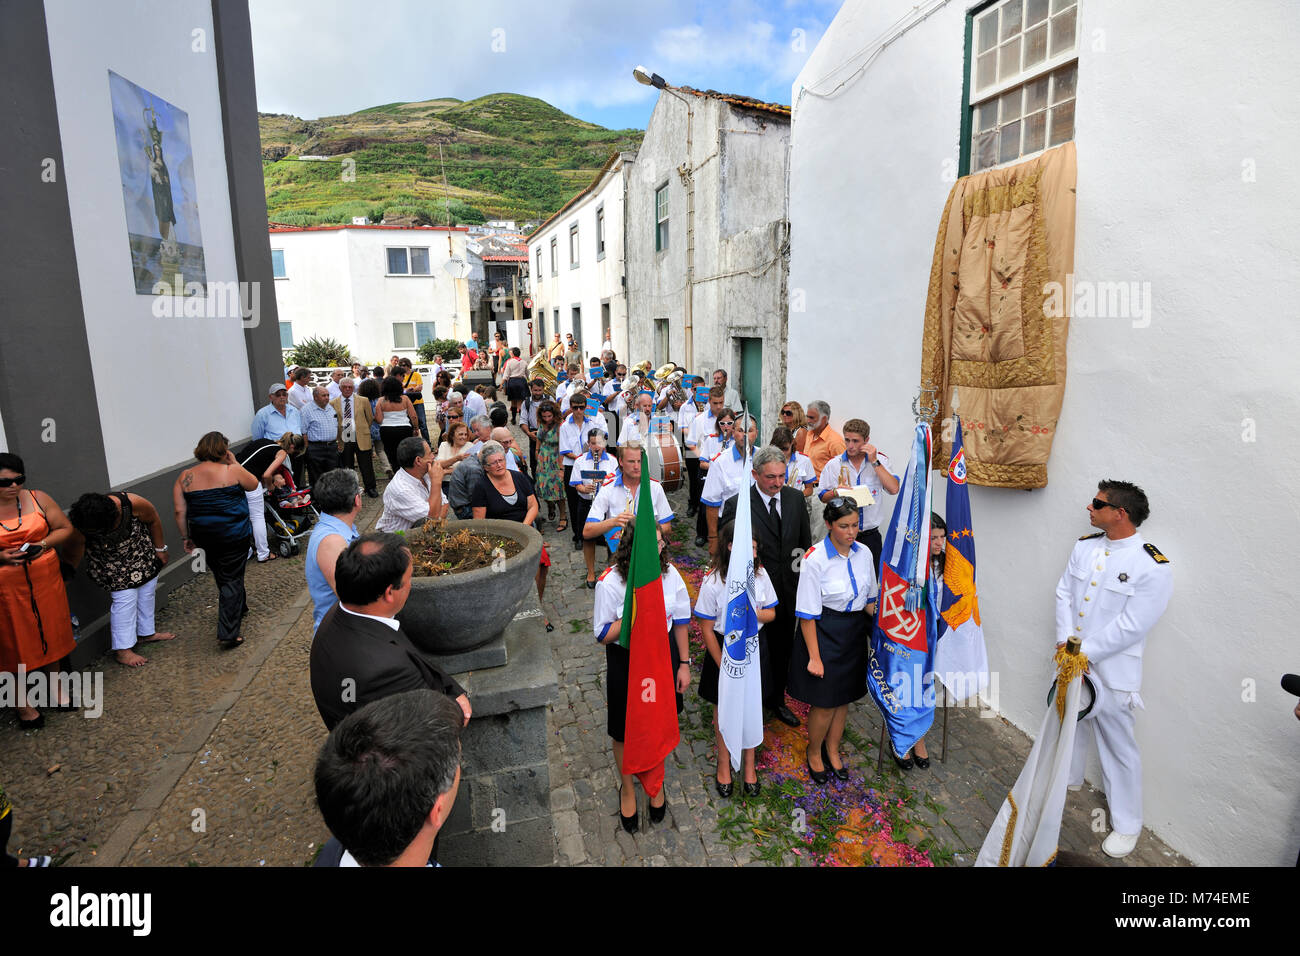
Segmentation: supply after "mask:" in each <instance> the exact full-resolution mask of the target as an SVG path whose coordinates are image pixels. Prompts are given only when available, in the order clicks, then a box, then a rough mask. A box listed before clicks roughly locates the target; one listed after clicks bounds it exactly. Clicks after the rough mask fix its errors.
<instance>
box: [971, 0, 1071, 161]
mask: <svg viewBox="0 0 1300 956" xmlns="http://www.w3.org/2000/svg"><path fill="white" fill-rule="evenodd" d="M970 16H971V17H972V18H973V20H974V23H973V25H972V31H971V47H972V49H971V50H970V56H969V62H970V71H971V72H970V76H969V77H968V83H969V89H970V98H969V100H968V102H967V108H968V109H969V110H970V139H969V144H968V145H967V147H966V148H967V150H968V152H967V153H966V156H967V157H968V160H969V171H970V172H978V171H979V170H981V169H988V168H989V167H990V166H997V165H999V164H1000V163H1008V162H1011V161H1013V160H1016V159H1019V158H1021V157H1022V156H1028V155H1031V154H1033V153H1036V152H1039V151H1040V150H1043V149H1048V148H1050V147H1052V146H1059V145H1060V144H1061V143H1065V142H1068V141H1069V140H1071V139H1073V138H1074V94H1075V83H1076V80H1077V78H1078V69H1079V44H1078V3H1077V0H1001V2H999V3H994V4H992V5H990V6H988V7H986V8H983V9H976V10H975V11H973V12H972V13H971V14H970Z"/></svg>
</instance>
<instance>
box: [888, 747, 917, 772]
mask: <svg viewBox="0 0 1300 956" xmlns="http://www.w3.org/2000/svg"><path fill="white" fill-rule="evenodd" d="M908 753H909V755H908V756H906V757H900V756H899V755H898V751H897V750H895V749H894V742H893V741H892V740H891V741H890V742H889V755H890V756H891V757H893V758H894V763H896V764H898V769H899V770H911V769H912V758H911V756H910V754H911V752H910V751H909V752H908Z"/></svg>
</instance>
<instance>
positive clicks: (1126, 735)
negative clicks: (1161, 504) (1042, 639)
mask: <svg viewBox="0 0 1300 956" xmlns="http://www.w3.org/2000/svg"><path fill="white" fill-rule="evenodd" d="M1150 512H1151V509H1150V507H1149V506H1148V504H1147V496H1146V494H1145V492H1143V491H1142V489H1141V488H1139V487H1137V486H1136V485H1133V484H1130V483H1128V482H1126V481H1109V480H1107V481H1102V482H1100V483H1099V484H1098V485H1097V497H1095V498H1093V499H1092V502H1091V503H1090V504H1089V505H1088V515H1089V517H1090V519H1091V521H1092V526H1093V527H1094V528H1098V529H1100V530H1099V531H1098V532H1097V533H1095V534H1090V535H1085V536H1084V537H1082V538H1080V539H1079V541H1078V543H1077V544H1076V545H1075V546H1074V550H1073V551H1072V552H1071V554H1070V562H1069V564H1067V565H1066V567H1065V573H1064V574H1062V575H1061V581H1060V583H1059V584H1057V586H1056V641H1057V645H1056V646H1057V647H1060V646H1062V645H1063V644H1064V643H1065V641H1066V640H1067V639H1068V638H1069V637H1071V636H1077V637H1080V638H1082V639H1083V648H1082V650H1083V653H1084V654H1086V655H1087V657H1088V669H1089V671H1090V672H1091V673H1092V674H1093V675H1094V676H1095V677H1096V678H1097V679H1098V680H1099V681H1100V683H1101V684H1102V685H1104V687H1105V690H1106V692H1105V695H1104V697H1103V699H1102V701H1101V703H1100V705H1099V707H1100V709H1099V710H1098V711H1097V712H1096V715H1095V717H1094V719H1092V720H1086V721H1081V722H1080V723H1079V726H1078V730H1077V732H1076V734H1075V738H1074V755H1073V760H1072V761H1071V764H1070V789H1072V790H1077V789H1078V788H1079V787H1080V786H1082V784H1083V771H1084V763H1085V762H1086V760H1087V756H1088V747H1089V743H1090V742H1091V741H1092V739H1093V737H1094V735H1095V737H1096V740H1097V753H1098V756H1099V757H1100V759H1101V777H1102V789H1103V790H1104V791H1105V793H1106V802H1107V804H1108V805H1109V806H1110V822H1111V833H1110V835H1109V836H1107V837H1106V840H1105V842H1104V843H1103V844H1102V850H1103V851H1104V852H1105V853H1106V854H1107V855H1108V856H1113V857H1123V856H1127V855H1128V854H1129V853H1131V852H1133V847H1134V846H1135V845H1136V844H1137V839H1138V836H1139V835H1140V834H1141V833H1142V759H1141V755H1140V754H1139V753H1138V747H1137V740H1136V738H1135V737H1134V735H1133V725H1134V721H1135V719H1136V717H1137V711H1138V710H1139V709H1141V708H1142V698H1141V697H1140V696H1138V691H1139V689H1140V688H1141V685H1142V651H1143V648H1144V647H1145V645H1146V639H1147V634H1148V633H1150V631H1151V628H1152V627H1153V626H1155V623H1156V621H1158V620H1159V619H1160V615H1161V614H1163V613H1164V611H1165V608H1166V607H1167V606H1168V604H1169V596H1170V594H1171V593H1172V591H1173V586H1174V576H1173V572H1172V571H1171V570H1170V567H1169V559H1168V558H1166V557H1165V556H1164V555H1163V554H1161V553H1160V551H1159V550H1158V549H1157V548H1156V546H1155V545H1153V544H1147V543H1146V542H1145V541H1144V540H1143V539H1142V535H1140V534H1139V533H1138V531H1137V527H1138V525H1140V524H1142V522H1143V521H1145V520H1146V518H1147V515H1148V514H1150Z"/></svg>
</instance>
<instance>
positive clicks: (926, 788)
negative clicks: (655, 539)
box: [0, 492, 1186, 866]
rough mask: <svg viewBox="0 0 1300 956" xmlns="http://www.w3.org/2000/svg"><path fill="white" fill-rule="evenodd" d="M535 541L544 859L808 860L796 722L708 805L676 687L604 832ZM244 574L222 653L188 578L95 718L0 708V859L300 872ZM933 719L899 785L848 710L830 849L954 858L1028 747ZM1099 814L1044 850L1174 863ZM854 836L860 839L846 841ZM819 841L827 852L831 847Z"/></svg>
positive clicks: (590, 669)
mask: <svg viewBox="0 0 1300 956" xmlns="http://www.w3.org/2000/svg"><path fill="white" fill-rule="evenodd" d="M672 503H673V505H674V507H675V509H676V511H677V513H678V515H679V520H678V522H677V523H678V525H680V526H682V527H680V528H679V529H678V530H677V531H676V532H675V533H674V538H675V539H676V540H677V542H678V544H677V546H676V548H675V556H680V555H686V556H689V557H690V558H691V559H693V560H694V561H695V562H696V563H698V562H700V561H701V560H702V559H703V552H702V550H701V549H696V548H694V546H693V545H692V544H691V543H690V540H689V539H688V538H687V537H686V535H687V533H688V530H687V529H686V528H685V527H684V526H685V525H686V522H685V520H684V518H683V517H682V516H684V513H685V507H686V502H685V495H684V493H680V492H679V493H677V494H675V495H673V496H672ZM379 504H380V502H379V501H370V500H367V502H366V508H365V511H364V512H363V516H362V519H361V526H362V527H363V528H368V527H369V526H370V525H372V524H373V522H374V520H375V519H376V518H377V517H378V514H379V510H380V509H379ZM542 510H543V514H545V506H543V509H542ZM690 536H691V537H693V532H690ZM546 539H547V544H548V547H549V549H550V553H551V557H552V561H553V565H552V569H551V576H550V582H549V585H548V588H547V594H546V605H547V607H548V613H549V615H550V619H551V621H552V622H553V623H554V624H555V631H554V632H553V633H552V634H546V633H545V631H544V630H543V629H542V625H541V621H540V620H537V622H536V629H537V639H538V640H548V641H549V642H550V643H551V646H552V649H553V655H554V663H555V668H556V671H557V673H558V676H559V696H558V699H557V700H556V702H555V705H554V707H553V709H552V712H551V715H550V720H549V722H548V731H547V732H548V735H549V743H550V746H549V758H550V775H551V787H552V795H551V806H552V812H553V818H554V832H555V862H556V863H557V864H560V865H579V864H588V865H652V866H665V865H703V864H707V865H725V866H731V865H745V864H752V865H762V864H764V863H776V862H779V863H783V864H786V865H795V864H806V863H808V862H810V861H811V860H813V859H815V858H817V857H818V856H819V855H820V853H821V851H824V850H825V847H826V844H825V841H823V842H822V843H821V844H820V851H819V850H818V848H817V847H816V846H807V847H806V843H805V840H804V839H803V837H802V836H801V834H802V830H803V827H804V825H805V824H804V819H805V816H807V818H808V820H809V823H808V825H812V823H813V822H815V820H816V819H823V818H818V817H817V816H816V812H820V811H816V812H815V810H809V811H807V814H805V811H804V810H803V809H802V808H803V807H805V806H806V805H807V804H808V799H809V794H808V792H807V790H808V789H809V788H811V784H809V783H808V781H807V778H806V776H805V775H804V771H802V770H801V769H799V768H801V767H802V759H803V750H802V746H803V745H802V742H801V741H802V740H803V739H804V738H803V736H802V735H803V733H804V731H803V728H799V729H797V730H790V729H788V728H786V727H785V726H784V725H783V724H779V723H778V722H776V721H772V722H771V723H770V724H769V726H768V739H767V741H766V742H765V747H764V748H763V749H762V750H761V751H760V758H759V773H760V779H761V780H763V782H764V784H765V787H764V791H763V794H762V795H761V796H760V797H758V798H755V799H753V800H748V801H747V800H745V799H744V798H742V797H741V795H740V787H739V785H737V787H736V793H735V795H734V796H733V797H732V798H731V799H730V800H722V799H720V798H719V797H718V796H717V794H716V793H715V791H714V787H713V780H712V777H713V771H714V763H713V731H712V725H711V720H712V715H711V712H710V711H709V705H708V704H706V703H702V702H701V701H700V699H699V698H698V697H697V696H696V694H695V686H694V684H693V685H692V687H691V688H690V689H688V691H687V693H686V710H685V713H684V714H683V716H682V739H681V742H680V743H679V745H678V747H677V749H676V750H675V751H674V753H673V755H672V756H671V757H670V759H669V761H668V772H667V778H666V784H665V788H666V794H667V801H668V807H669V812H668V817H667V819H666V820H665V821H664V823H662V824H658V825H649V824H648V823H647V821H646V817H645V814H644V810H645V798H644V796H643V795H642V794H641V792H640V790H639V789H638V796H639V802H640V809H641V812H642V818H641V830H640V832H639V833H637V834H635V835H629V834H627V833H625V832H623V830H622V829H621V828H620V827H619V825H618V820H617V819H616V814H617V807H618V800H617V793H616V780H617V777H616V774H615V771H614V763H613V756H612V753H611V750H610V745H609V739H608V737H607V736H606V734H605V695H604V689H603V686H602V682H603V678H604V669H605V665H604V652H603V650H601V648H599V647H598V646H597V645H596V643H595V642H594V641H593V639H592V637H591V630H590V622H591V607H592V592H591V591H589V590H588V589H587V588H586V587H584V585H583V580H584V576H585V575H584V565H583V562H582V553H581V552H580V551H575V550H572V548H571V546H570V544H569V541H568V533H567V532H564V533H557V532H555V530H554V522H548V523H547V526H546ZM304 550H305V549H304ZM247 579H248V585H249V588H248V591H249V605H250V607H251V609H252V613H251V614H250V615H249V617H248V618H247V620H246V622H245V629H244V633H245V635H246V638H247V640H246V643H245V645H244V646H243V648H241V649H239V650H233V651H226V650H220V649H219V648H218V646H217V643H216V641H215V639H214V635H215V617H216V607H215V604H216V600H215V599H216V592H215V588H214V587H213V584H212V580H211V578H210V577H208V576H201V577H199V578H197V579H195V580H193V581H191V582H189V583H188V584H186V585H185V586H183V587H181V588H180V589H178V590H177V591H175V592H173V593H172V594H171V595H170V596H169V597H168V598H167V599H166V600H164V601H163V602H161V605H162V606H161V607H160V611H159V619H158V627H159V629H160V630H174V631H176V632H177V633H178V634H179V639H178V640H176V641H175V642H173V643H171V644H155V645H149V646H148V647H147V648H145V650H144V653H145V654H146V656H148V657H149V658H150V663H149V664H148V665H147V666H145V667H142V668H139V669H128V668H124V667H120V666H118V665H116V664H115V663H113V662H112V661H111V659H109V658H107V657H105V658H102V659H101V660H100V661H99V662H98V663H97V664H96V667H97V668H102V669H103V671H104V700H105V703H104V710H103V715H102V716H101V717H100V718H98V719H93V720H88V719H82V718H81V717H80V716H79V715H77V714H58V713H51V714H50V715H49V716H48V718H47V719H48V724H47V726H46V727H45V729H43V730H40V731H28V732H22V731H20V730H19V729H18V727H17V723H16V719H15V717H14V716H13V712H12V711H7V712H5V713H4V715H3V716H2V717H0V749H2V750H3V752H4V754H5V761H4V764H5V770H4V783H5V787H6V790H7V791H8V793H9V795H10V797H11V799H12V801H13V804H14V835H13V838H12V840H11V841H10V850H11V852H13V853H16V854H19V855H23V856H30V855H34V854H39V853H50V854H53V855H54V856H55V858H56V861H57V862H58V863H59V864H60V865H65V866H88V865H128V866H135V865H169V866H184V865H190V866H213V865H239V866H259V865H265V866H303V865H306V864H308V863H309V862H310V861H311V860H312V859H313V858H314V855H315V853H316V851H317V849H318V848H319V846H320V845H321V843H322V841H323V840H324V839H325V838H326V837H327V836H328V834H327V832H326V830H325V828H324V825H323V823H322V822H321V820H320V816H319V813H318V812H317V810H316V807H315V801H314V796H313V792H312V784H311V771H312V767H313V764H314V761H315V755H316V751H317V749H318V748H319V746H320V743H321V742H322V740H323V739H324V737H325V729H324V727H323V725H322V723H321V721H320V718H319V716H318V715H317V712H316V708H315V706H314V704H313V702H312V697H311V693H310V688H309V684H308V672H307V660H308V653H309V649H310V645H311V614H310V607H309V602H308V598H307V593H306V590H305V587H304V580H303V558H302V557H301V556H298V557H294V558H291V559H281V560H278V561H275V562H272V563H270V564H266V565H252V566H251V567H250V569H249V572H248V578H247ZM699 653H700V652H699V651H698V650H697V651H696V652H695V656H696V658H697V664H696V666H695V675H694V677H695V680H696V681H698V675H699V665H698V658H699ZM940 721H941V717H939V718H937V719H936V725H935V729H934V730H933V731H931V733H930V734H929V736H928V738H927V742H928V743H929V748H930V754H931V757H932V761H933V762H932V765H931V767H930V769H928V770H919V769H916V770H912V771H911V772H910V773H908V774H906V775H903V774H901V773H900V772H899V771H898V770H897V769H896V768H894V766H893V764H892V762H890V761H888V760H887V761H886V763H885V766H884V767H883V768H882V770H881V771H879V772H877V770H876V758H877V753H878V751H877V744H878V741H879V739H880V727H881V722H880V719H879V716H878V714H877V713H876V711H875V708H874V706H873V705H872V704H871V703H870V702H869V699H864V700H863V701H860V702H859V703H858V704H856V705H854V706H853V707H852V708H851V709H850V721H849V731H848V732H847V733H846V735H845V758H846V762H847V764H848V765H849V766H850V767H851V768H852V777H851V779H850V780H849V781H848V782H846V783H838V782H836V781H834V780H832V783H831V784H829V785H828V786H827V788H825V789H826V790H827V791H828V797H827V799H826V803H827V804H828V805H833V804H834V803H835V802H836V801H837V800H841V799H842V800H843V801H845V802H847V803H853V804H854V805H855V806H862V807H865V808H866V809H864V810H862V811H861V812H860V813H859V814H858V815H857V816H850V817H848V818H846V819H845V820H844V821H842V824H843V826H844V827H846V828H847V829H840V830H839V832H838V836H835V835H834V834H832V835H831V836H832V837H834V838H835V840H836V842H839V841H844V840H848V841H849V842H850V843H852V842H853V841H855V840H857V841H858V842H860V843H861V844H862V847H863V849H862V850H861V852H858V853H857V855H856V856H854V855H853V853H852V852H849V856H848V858H849V859H851V860H853V861H855V862H867V863H870V862H872V860H876V861H879V862H884V863H889V862H913V863H916V862H920V863H924V862H927V861H928V862H932V863H934V864H936V865H945V864H950V865H969V864H971V863H972V862H973V861H974V856H975V852H976V851H977V850H978V848H979V845H980V843H981V842H982V840H983V837H984V834H985V832H986V830H987V828H988V826H989V825H990V823H991V822H992V820H993V817H994V816H995V814H996V812H997V809H998V807H999V805H1000V804H1001V801H1002V799H1003V797H1004V796H1005V794H1006V792H1007V791H1008V790H1009V788H1010V786H1011V784H1012V783H1013V782H1014V780H1015V777H1016V775H1017V774H1018V772H1019V770H1020V767H1021V764H1022V762H1023V760H1024V757H1025V755H1026V754H1027V753H1028V750H1029V740H1028V738H1026V737H1025V735H1024V734H1022V733H1020V732H1019V731H1018V730H1016V729H1015V728H1013V727H1011V726H1009V725H1007V724H1006V723H1004V722H1003V721H1002V720H1001V719H999V718H996V717H980V716H978V714H977V712H976V711H974V710H970V709H953V710H951V711H950V725H949V740H948V754H947V761H946V762H942V761H940V760H939V759H938V757H939V755H940V752H941V738H942V734H941V730H940V728H941V722H940ZM774 779H779V780H780V781H781V782H780V784H779V785H776V784H774V783H773V780H774ZM818 799H821V798H818ZM818 806H820V804H819V805H818ZM1102 806H1104V803H1103V801H1102V798H1101V796H1100V794H1098V793H1096V792H1095V791H1093V790H1091V788H1085V790H1084V792H1082V793H1077V794H1071V795H1070V799H1069V801H1068V804H1067V811H1066V815H1065V822H1064V826H1063V828H1062V835H1061V847H1062V849H1063V850H1071V851H1075V852H1077V853H1079V854H1083V855H1085V856H1086V857H1087V858H1088V859H1089V860H1090V861H1091V862H1093V863H1095V864H1097V865H1107V864H1109V865H1130V866H1153V865H1166V866H1167V865H1186V861H1185V860H1184V859H1182V858H1181V857H1179V856H1177V855H1176V854H1174V853H1172V852H1171V851H1170V850H1169V849H1168V848H1167V847H1165V846H1164V844H1163V843H1161V842H1160V841H1159V840H1157V839H1156V838H1155V837H1153V836H1152V835H1151V834H1150V833H1149V832H1148V833H1146V834H1144V836H1143V838H1142V839H1141V841H1140V842H1139V844H1138V848H1137V850H1136V851H1135V852H1134V853H1133V855H1132V856H1130V857H1129V858H1128V859H1126V860H1124V861H1112V860H1110V859H1108V858H1106V857H1105V856H1104V855H1102V853H1101V852H1100V842H1101V839H1102V838H1103V837H1104V835H1105V830H1104V829H1103V830H1101V831H1100V832H1094V831H1093V829H1092V827H1091V824H1092V821H1093V818H1094V815H1093V810H1094V809H1096V808H1099V807H1102ZM824 819H831V818H824ZM1102 819H1104V817H1103V818H1102ZM881 826H884V827H887V828H888V832H886V833H885V834H884V836H881V835H880V834H879V833H878V832H876V831H879V830H880V828H881ZM868 831H870V834H869V835H870V839H868V836H866V835H863V834H868ZM859 837H860V839H859ZM881 848H883V849H881ZM839 849H840V851H841V852H840V854H839V856H840V858H843V857H844V851H845V847H843V846H841V847H840V848H839ZM853 849H854V847H849V848H848V850H850V851H851V850H853Z"/></svg>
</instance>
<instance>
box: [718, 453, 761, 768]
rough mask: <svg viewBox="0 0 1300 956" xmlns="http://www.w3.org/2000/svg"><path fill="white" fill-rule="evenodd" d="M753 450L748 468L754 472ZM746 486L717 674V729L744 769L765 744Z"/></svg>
mask: <svg viewBox="0 0 1300 956" xmlns="http://www.w3.org/2000/svg"><path fill="white" fill-rule="evenodd" d="M749 454H750V452H749V449H746V452H745V468H744V470H743V471H742V472H741V474H742V475H743V474H748V473H749V471H750V462H749ZM750 498H751V495H750V494H749V488H748V487H747V486H746V483H744V482H742V483H741V488H740V491H739V494H738V497H737V499H736V527H735V533H734V534H733V535H732V541H733V542H734V543H733V545H732V548H731V560H730V561H729V562H728V564H727V606H726V609H725V610H724V612H723V618H722V624H723V627H722V628H721V630H722V667H721V668H720V672H719V674H718V731H719V733H721V734H722V740H723V743H725V744H726V745H727V749H728V750H729V751H731V769H732V770H733V771H735V770H739V769H740V758H741V751H742V750H745V749H747V748H749V747H757V746H758V745H759V744H761V743H762V742H763V683H762V675H761V674H760V673H759V651H758V611H757V608H758V599H757V595H756V593H755V591H754V548H753V546H752V545H751V544H750V542H751V541H753V539H754V534H753V527H754V519H753V515H752V514H751V513H750V510H751V501H750Z"/></svg>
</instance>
